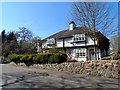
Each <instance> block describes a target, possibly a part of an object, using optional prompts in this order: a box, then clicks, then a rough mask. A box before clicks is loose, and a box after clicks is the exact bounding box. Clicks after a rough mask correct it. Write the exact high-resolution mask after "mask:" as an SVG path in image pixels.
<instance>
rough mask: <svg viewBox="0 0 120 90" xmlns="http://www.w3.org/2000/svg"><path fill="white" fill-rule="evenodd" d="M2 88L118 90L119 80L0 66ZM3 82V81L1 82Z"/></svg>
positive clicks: (5, 65)
mask: <svg viewBox="0 0 120 90" xmlns="http://www.w3.org/2000/svg"><path fill="white" fill-rule="evenodd" d="M0 68H2V72H1V73H0V74H2V75H0V76H1V78H2V82H0V87H2V88H58V89H60V90H62V89H61V88H79V89H81V90H83V89H85V88H112V89H113V88H118V84H119V83H118V79H111V78H103V77H91V76H82V75H79V74H72V73H68V72H58V71H54V70H43V69H36V68H25V67H17V66H12V65H9V64H0ZM0 81H1V80H0Z"/></svg>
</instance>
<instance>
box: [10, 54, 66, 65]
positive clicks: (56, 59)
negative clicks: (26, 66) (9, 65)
mask: <svg viewBox="0 0 120 90" xmlns="http://www.w3.org/2000/svg"><path fill="white" fill-rule="evenodd" d="M8 57H9V59H10V62H15V63H20V62H21V63H33V64H34V63H38V64H47V63H62V62H66V60H67V55H66V54H62V53H56V54H31V55H17V54H12V55H9V56H8Z"/></svg>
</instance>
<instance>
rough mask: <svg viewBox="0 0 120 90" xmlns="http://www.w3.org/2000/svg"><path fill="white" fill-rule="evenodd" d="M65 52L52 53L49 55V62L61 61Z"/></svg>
mask: <svg viewBox="0 0 120 90" xmlns="http://www.w3.org/2000/svg"><path fill="white" fill-rule="evenodd" d="M66 58H67V56H66V54H59V53H57V54H53V55H51V56H50V59H49V63H62V62H65V61H66Z"/></svg>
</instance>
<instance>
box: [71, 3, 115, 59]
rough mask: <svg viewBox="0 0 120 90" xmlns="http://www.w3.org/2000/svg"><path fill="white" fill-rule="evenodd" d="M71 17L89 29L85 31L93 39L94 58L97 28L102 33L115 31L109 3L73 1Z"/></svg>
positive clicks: (106, 33)
mask: <svg viewBox="0 0 120 90" xmlns="http://www.w3.org/2000/svg"><path fill="white" fill-rule="evenodd" d="M73 17H74V20H75V21H76V22H77V24H79V25H84V26H86V27H88V29H89V31H87V32H86V33H87V34H88V35H89V36H90V37H91V39H92V40H93V41H94V53H95V54H94V59H95V60H96V45H97V44H96V32H97V30H99V31H100V32H101V33H103V34H104V35H109V34H112V33H113V32H115V29H113V25H112V23H113V21H114V20H115V17H111V16H110V8H109V5H108V4H107V3H102V2H99V3H98V2H75V3H73ZM108 30H109V31H108Z"/></svg>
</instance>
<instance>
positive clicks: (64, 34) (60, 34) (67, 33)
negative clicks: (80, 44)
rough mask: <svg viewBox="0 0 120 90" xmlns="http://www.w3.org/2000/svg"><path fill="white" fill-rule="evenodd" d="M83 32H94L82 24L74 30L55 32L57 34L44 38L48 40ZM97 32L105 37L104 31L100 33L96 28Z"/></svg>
mask: <svg viewBox="0 0 120 90" xmlns="http://www.w3.org/2000/svg"><path fill="white" fill-rule="evenodd" d="M83 33H86V34H88V33H89V34H90V33H92V32H91V31H90V30H89V29H88V28H87V27H85V26H81V27H76V28H75V29H73V30H62V31H60V32H58V33H55V34H53V35H51V36H49V37H47V38H45V39H43V40H46V39H49V38H66V37H70V36H72V35H74V34H83ZM96 33H97V34H96V35H100V37H105V36H104V35H103V34H102V33H100V32H99V31H97V30H96ZM98 33H99V34H98ZM100 37H99V38H100Z"/></svg>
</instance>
